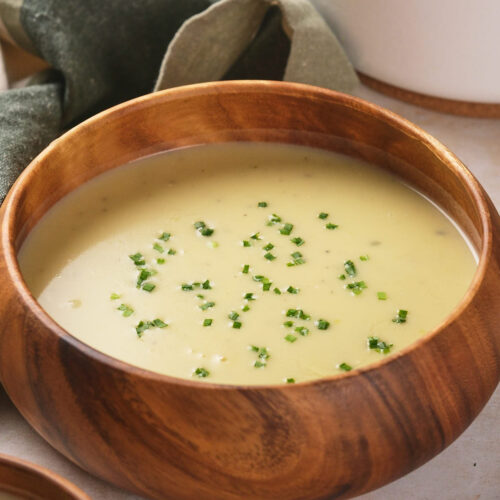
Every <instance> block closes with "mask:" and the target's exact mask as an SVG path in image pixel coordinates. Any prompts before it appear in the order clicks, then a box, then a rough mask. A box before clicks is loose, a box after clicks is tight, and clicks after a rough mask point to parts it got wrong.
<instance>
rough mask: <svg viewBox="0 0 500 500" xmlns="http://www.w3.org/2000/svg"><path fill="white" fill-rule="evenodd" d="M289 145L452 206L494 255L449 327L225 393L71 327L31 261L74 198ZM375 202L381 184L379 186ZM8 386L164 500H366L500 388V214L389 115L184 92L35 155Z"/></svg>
mask: <svg viewBox="0 0 500 500" xmlns="http://www.w3.org/2000/svg"><path fill="white" fill-rule="evenodd" d="M225 141H277V142H286V143H292V144H304V145H309V146H314V147H319V148H324V149H328V150H334V151H339V152H342V153H345V154H348V155H351V156H355V157H358V158H362V159H365V160H367V161H370V162H372V163H375V164H378V165H380V166H381V167H383V168H385V169H387V170H390V171H392V172H395V173H396V174H397V175H399V176H400V177H401V178H402V179H404V180H405V181H406V182H408V183H410V184H412V185H414V186H415V187H417V188H418V189H419V190H420V191H421V192H423V193H425V194H426V195H427V196H429V197H430V198H431V199H432V200H434V201H436V202H437V203H438V204H439V205H441V206H442V207H443V208H444V209H445V210H446V211H447V212H448V213H450V214H451V215H452V216H453V217H454V218H455V220H457V221H458V222H459V223H460V225H461V226H462V228H463V229H464V231H465V232H466V233H467V235H468V236H469V238H470V239H471V241H472V242H473V244H474V245H475V247H476V249H477V250H478V254H479V256H480V258H479V265H478V269H477V272H476V274H475V276H474V279H473V282H472V284H471V286H470V289H469V290H468V292H467V294H466V296H465V297H464V299H463V300H462V302H461V303H460V305H459V306H458V307H457V309H456V310H455V311H454V312H453V313H452V314H451V315H450V316H449V317H448V318H447V319H446V320H445V321H444V322H443V323H442V324H441V325H439V326H438V327H437V328H436V329H435V330H434V331H432V332H430V333H429V334H427V335H426V336H424V337H423V338H422V339H421V340H419V341H417V342H415V343H414V344H412V345H411V346H409V347H408V348H406V349H404V350H402V351H400V352H398V353H396V354H394V355H392V356H389V357H386V358H384V359H383V360H382V361H380V362H378V363H375V364H373V365H371V366H368V367H366V368H363V369H359V370H355V371H352V372H349V373H345V374H341V375H336V376H332V377H329V378H324V379H321V380H316V381H312V382H307V383H299V384H295V385H281V386H251V387H245V386H223V385H216V384H205V383H203V384H202V383H197V382H194V381H189V380H181V379H176V378H172V377H168V376H162V375H158V374H155V373H152V372H148V371H145V370H141V369H138V368H135V367H133V366H130V365H128V364H126V363H123V362H120V361H117V360H115V359H113V358H111V357H109V356H106V355H105V354H102V353H100V352H97V351H96V350H94V349H92V348H91V347H89V346H87V345H85V344H84V343H82V342H80V341H79V340H77V339H76V338H74V337H73V336H71V334H70V333H68V332H66V331H64V330H63V329H62V328H61V327H59V325H58V324H57V323H56V322H55V321H53V320H52V319H51V318H50V317H49V316H48V315H47V314H46V313H45V312H44V311H43V310H42V308H41V307H40V306H39V304H38V303H37V302H36V300H35V299H34V298H33V296H32V295H31V293H30V292H29V290H28V289H27V288H26V285H25V283H24V281H23V279H22V276H21V274H20V271H19V267H18V264H17V261H16V253H17V251H18V249H19V247H20V245H21V244H22V242H23V240H24V238H25V237H26V235H27V234H28V232H29V231H30V230H31V228H32V227H33V226H34V225H35V224H36V223H37V221H38V220H39V219H40V218H41V217H42V216H43V215H44V213H45V212H46V211H47V210H48V209H49V208H50V207H51V206H52V205H53V204H54V203H56V202H57V201H58V200H59V199H60V198H61V197H63V196H64V195H66V194H67V193H69V192H70V191H72V190H73V189H75V188H76V187H78V186H79V185H81V184H82V183H84V182H85V181H87V180H89V179H91V178H93V177H95V176H96V175H98V174H100V173H102V172H105V171H107V170H110V169H112V168H115V167H117V166H119V165H121V164H123V163H126V162H129V161H130V160H133V159H136V158H139V157H142V156H144V155H147V154H151V153H155V152H158V151H164V150H168V149H173V148H177V147H181V146H189V145H192V144H202V143H214V142H225ZM367 189H368V187H367ZM0 217H1V231H0V276H1V279H2V287H1V289H0V318H1V320H0V379H1V381H2V383H3V384H4V386H5V388H6V390H7V392H8V393H9V395H10V397H11V398H12V400H13V401H14V403H15V404H16V406H17V407H18V408H19V410H20V411H21V412H22V414H23V415H24V416H25V418H26V419H27V420H28V421H29V422H30V423H31V425H32V426H33V427H34V428H35V429H36V430H37V431H38V432H39V433H40V434H41V435H42V436H43V437H44V438H45V439H46V440H47V441H48V442H49V443H50V444H51V445H52V446H54V447H55V448H56V449H58V450H59V451H60V452H61V453H63V454H64V455H66V456H67V457H68V458H69V459H70V460H72V461H73V462H75V463H77V464H78V465H80V466H81V467H83V468H84V469H86V470H88V471H90V472H91V473H93V474H95V475H97V476H100V477H102V478H104V479H106V480H108V481H110V482H112V483H114V484H116V485H118V486H121V487H123V488H127V489H129V490H132V491H135V492H138V493H140V494H143V495H147V496H149V497H151V498H156V499H162V500H163V499H176V500H179V499H192V498H217V499H228V500H229V499H252V498H255V499H260V500H265V499H276V498H279V499H281V500H287V499H326V498H347V497H351V496H354V495H358V494H361V493H363V492H366V491H369V490H371V489H374V488H377V487H379V486H382V485H383V484H385V483H387V482H389V481H392V480H394V479H396V478H397V477H399V476H401V475H403V474H406V473H407V472H409V471H411V470H412V469H414V468H416V467H418V466H419V465H421V464H423V463H424V462H425V461H427V460H429V459H430V458H431V457H433V456H434V455H436V454H437V453H439V452H440V451H441V450H442V449H443V448H445V447H446V446H447V445H449V444H450V443H451V442H452V441H453V440H454V439H455V438H456V437H457V436H458V435H459V434H460V433H461V432H462V431H463V430H464V429H465V428H466V427H467V426H468V425H469V424H470V423H471V422H472V420H473V419H474V417H475V416H476V415H477V414H478V412H479V411H480V410H481V408H482V407H483V405H484V404H485V403H486V401H487V400H488V398H489V397H490V395H491V394H492V392H493V390H494V388H495V387H496V385H497V383H498V381H499V377H500V333H499V330H498V327H497V322H498V311H499V307H500V296H499V292H498V285H499V282H500V246H499V237H500V227H499V218H498V214H497V213H496V211H495V209H494V208H493V206H492V204H491V202H490V201H489V199H488V197H487V195H486V194H485V193H484V191H483V189H482V188H481V187H480V186H479V185H478V183H477V182H476V180H475V179H474V177H473V176H472V175H471V174H470V172H469V171H468V170H467V169H466V168H465V167H464V166H463V165H462V164H461V163H460V161H459V160H458V159H457V158H456V157H455V156H453V154H452V153H450V151H448V150H447V149H446V147H444V146H443V145H442V144H440V143H439V142H438V141H436V140H435V139H433V138H432V137H430V136H429V135H428V134H426V133H425V132H423V131H422V130H420V129H419V128H417V127H416V126H414V125H412V124H411V123H409V122H407V121H405V120H403V119H401V118H399V117H398V116H396V115H394V114H392V113H390V112H388V111H385V110H383V109H381V108H379V107H377V106H374V105H372V104H369V103H366V102H364V101H361V100H358V99H355V98H353V97H350V96H346V95H342V94H338V93H335V92H331V91H327V90H323V89H319V88H314V87H308V86H304V85H295V84H285V83H276V82H226V83H214V84H201V85H194V86H190V87H184V88H178V89H174V90H168V91H165V92H160V93H157V94H153V95H149V96H145V97H141V98H139V99H136V100H134V101H131V102H128V103H125V104H123V105H120V106H118V107H116V108H113V109H111V110H109V111H106V112H104V113H101V114H100V115H97V116H96V117H94V118H92V119H90V120H88V121H86V122H85V123H83V124H82V125H79V126H78V127H76V128H75V129H73V130H71V131H70V132H68V133H67V134H65V135H64V136H62V137H61V138H60V139H58V140H57V141H55V142H54V143H53V144H51V145H50V146H49V147H48V148H47V149H46V150H45V151H44V152H43V153H42V154H41V155H40V156H39V157H38V158H36V159H35V160H34V161H33V162H32V164H31V165H30V166H29V167H28V169H27V170H26V171H25V172H24V174H23V175H22V176H21V177H20V179H19V180H18V181H17V183H16V185H15V186H14V188H13V189H12V190H11V192H10V194H9V196H8V198H7V199H6V201H5V203H4V204H3V206H2V209H1V212H0Z"/></svg>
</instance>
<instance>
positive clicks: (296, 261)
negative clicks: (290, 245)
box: [286, 252, 305, 267]
mask: <svg viewBox="0 0 500 500" xmlns="http://www.w3.org/2000/svg"><path fill="white" fill-rule="evenodd" d="M290 255H291V256H292V257H293V261H292V262H287V264H286V265H287V266H288V267H290V266H299V265H300V264H304V263H305V260H304V259H303V258H302V254H301V253H300V252H293V253H292V254H290Z"/></svg>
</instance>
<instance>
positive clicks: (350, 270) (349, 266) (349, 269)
mask: <svg viewBox="0 0 500 500" xmlns="http://www.w3.org/2000/svg"><path fill="white" fill-rule="evenodd" d="M344 269H345V272H346V273H347V274H348V275H349V276H356V266H355V265H354V262H353V261H352V260H346V261H345V262H344Z"/></svg>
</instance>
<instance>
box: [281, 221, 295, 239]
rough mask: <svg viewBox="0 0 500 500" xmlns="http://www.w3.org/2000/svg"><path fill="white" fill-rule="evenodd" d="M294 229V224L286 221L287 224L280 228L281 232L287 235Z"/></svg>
mask: <svg viewBox="0 0 500 500" xmlns="http://www.w3.org/2000/svg"><path fill="white" fill-rule="evenodd" d="M292 230H293V224H290V223H289V222H287V223H285V225H284V226H283V227H282V228H281V229H280V233H281V234H284V235H285V236H289V235H290V233H291V232H292Z"/></svg>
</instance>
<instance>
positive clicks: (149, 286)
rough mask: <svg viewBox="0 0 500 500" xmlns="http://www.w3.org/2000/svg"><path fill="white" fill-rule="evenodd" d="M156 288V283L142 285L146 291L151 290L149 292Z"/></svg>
mask: <svg viewBox="0 0 500 500" xmlns="http://www.w3.org/2000/svg"><path fill="white" fill-rule="evenodd" d="M155 288H156V285H154V284H153V283H144V285H142V289H143V290H144V291H145V292H149V293H151V292H152V291H153V290H154V289H155Z"/></svg>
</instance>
